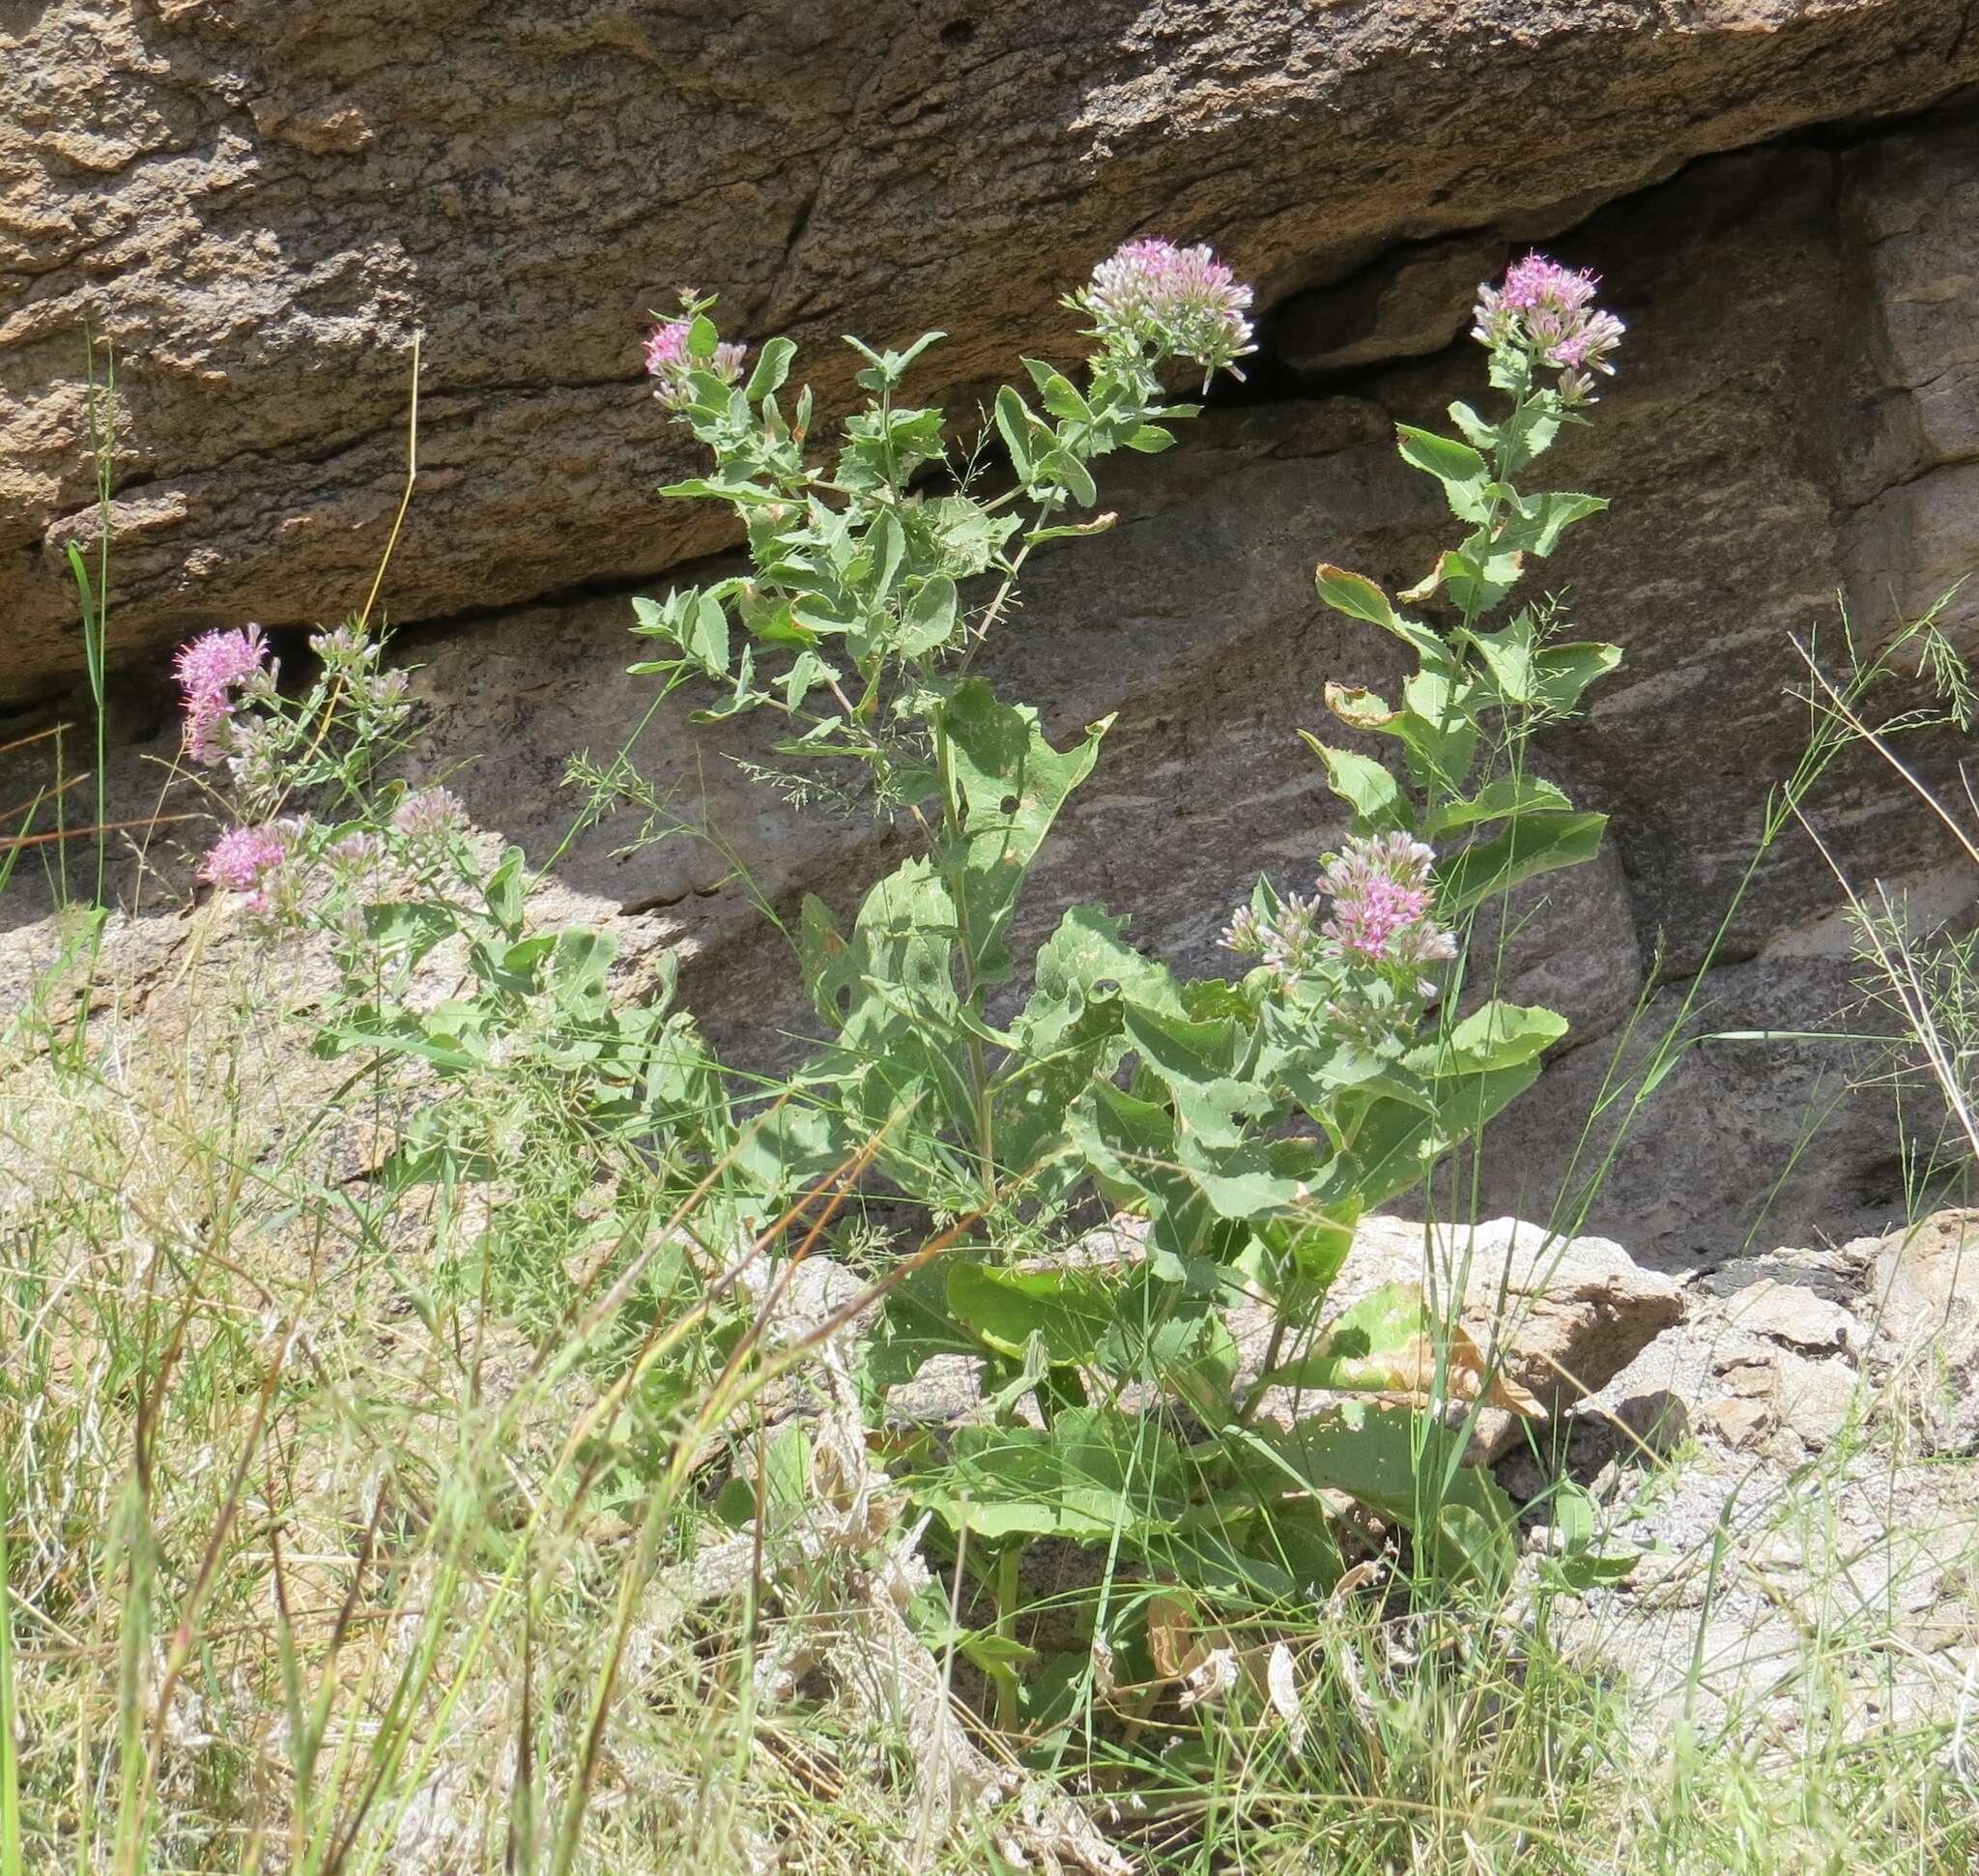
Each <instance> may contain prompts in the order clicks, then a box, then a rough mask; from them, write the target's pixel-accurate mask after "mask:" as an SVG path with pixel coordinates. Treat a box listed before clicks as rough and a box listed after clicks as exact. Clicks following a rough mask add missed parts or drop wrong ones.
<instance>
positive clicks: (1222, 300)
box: [1067, 240, 1256, 377]
mask: <svg viewBox="0 0 1979 1876" xmlns="http://www.w3.org/2000/svg"><path fill="white" fill-rule="evenodd" d="M1067 303H1068V304H1069V305H1071V306H1073V307H1074V308H1075V309H1076V310H1077V311H1079V312H1083V313H1085V314H1087V315H1088V316H1089V317H1090V318H1091V319H1092V321H1093V327H1092V332H1093V336H1094V337H1096V338H1098V339H1101V340H1102V341H1104V343H1105V344H1106V346H1107V347H1108V348H1109V349H1112V348H1114V347H1131V348H1136V349H1137V348H1139V347H1142V346H1153V347H1155V348H1156V349H1157V350H1158V351H1162V352H1166V353H1172V354H1174V355H1176V356H1178V357H1181V358H1186V359H1193V360H1194V361H1196V363H1197V364H1199V365H1201V366H1202V368H1203V371H1204V373H1205V376H1206V377H1207V375H1208V374H1211V373H1214V372H1218V371H1222V370H1226V369H1227V370H1234V369H1235V366H1236V361H1237V360H1239V359H1240V358H1242V357H1244V356H1245V354H1246V353H1248V352H1251V351H1254V350H1255V349H1256V348H1255V347H1254V346H1253V345H1252V344H1251V342H1250V332H1251V327H1250V321H1249V319H1248V317H1247V316H1246V315H1247V312H1248V307H1249V305H1250V289H1249V288H1248V286H1246V285H1244V284H1243V282H1242V281H1240V280H1239V279H1238V278H1237V276H1236V275H1235V274H1232V273H1231V271H1230V270H1229V268H1227V267H1226V266H1224V264H1223V263H1222V262H1221V261H1219V260H1218V259H1217V257H1216V254H1215V253H1214V252H1213V251H1212V250H1211V249H1210V248H1208V247H1205V246H1196V247H1177V246H1176V245H1175V244H1174V243H1173V242H1168V241H1156V240H1148V241H1130V242H1128V243H1126V244H1125V245H1123V246H1121V247H1119V248H1117V249H1116V250H1115V251H1114V252H1113V253H1112V254H1111V255H1109V256H1108V257H1107V258H1106V259H1105V260H1104V261H1102V262H1101V263H1100V264H1099V266H1097V267H1096V268H1094V269H1093V277H1092V280H1091V282H1090V283H1089V284H1088V285H1087V286H1086V287H1084V288H1083V289H1082V290H1081V291H1079V292H1078V293H1076V294H1074V295H1073V296H1072V297H1071V299H1070V300H1069V301H1068V302H1067Z"/></svg>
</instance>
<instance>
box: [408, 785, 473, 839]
mask: <svg viewBox="0 0 1979 1876" xmlns="http://www.w3.org/2000/svg"><path fill="white" fill-rule="evenodd" d="M467 819H468V814H467V810H466V809H465V808H464V807H462V806H461V804H460V797H459V796H458V795H457V794H454V792H453V791H452V790H451V789H445V788H428V789H421V790H420V791H419V792H418V793H417V794H409V795H407V796H406V798H405V799H404V800H403V801H401V802H400V803H399V804H398V806H397V807H396V808H395V809H393V810H392V816H391V824H392V826H393V827H395V828H396V829H397V830H398V831H399V832H400V833H402V834H404V835H405V836H406V838H407V839H409V840H434V839H437V838H438V837H439V836H441V835H443V834H450V833H455V832H458V831H459V830H460V829H461V828H463V827H465V826H466V825H467Z"/></svg>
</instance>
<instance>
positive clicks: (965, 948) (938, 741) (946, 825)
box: [934, 705, 996, 1200]
mask: <svg viewBox="0 0 1979 1876" xmlns="http://www.w3.org/2000/svg"><path fill="white" fill-rule="evenodd" d="M934 762H935V768H936V771H937V773H938V774H939V776H940V784H941V821H942V834H943V839H942V872H943V874H944V876H945V878H946V880H947V881H948V893H949V898H950V900H951V902H952V903H953V904H954V906H955V924H956V949H957V952H958V953H959V954H960V956H961V967H962V982H961V998H962V1007H963V1008H964V1009H965V1010H967V1012H968V1013H969V1014H970V1015H971V1016H972V1017H975V1018H976V1019H977V1020H978V1022H980V1021H981V1019H982V1015H983V984H982V979H981V975H980V970H979V963H978V960H977V957H976V951H975V940H974V938H973V935H972V934H971V932H970V929H969V888H968V854H967V851H966V849H965V847H964V845H963V840H964V836H965V834H966V831H967V829H966V824H965V818H964V816H963V814H962V810H961V803H960V802H959V801H958V800H957V798H956V795H957V790H956V780H955V758H954V750H953V745H952V744H951V742H950V739H949V734H948V707H947V706H946V705H943V706H942V707H940V708H939V709H937V710H936V711H935V713H934ZM962 1059H963V1064H964V1067H965V1068H966V1070H967V1074H968V1082H969V1099H970V1106H971V1107H972V1108H973V1110H974V1111H975V1117H976V1171H977V1176H978V1177H979V1178H980V1179H981V1180H982V1182H983V1196H984V1198H985V1199H986V1200H989V1199H991V1198H994V1197H995V1194H996V1137H995V1118H994V1112H993V1108H992V1104H991V1100H990V1061H989V1057H988V1055H987V1054H986V1053H984V1050H983V1039H982V1037H981V1035H979V1034H978V1033H977V1032H976V1030H975V1029H974V1028H971V1029H969V1030H968V1031H967V1032H966V1033H965V1034H964V1035H963V1037H962Z"/></svg>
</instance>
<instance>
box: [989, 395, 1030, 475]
mask: <svg viewBox="0 0 1979 1876" xmlns="http://www.w3.org/2000/svg"><path fill="white" fill-rule="evenodd" d="M995 417H996V430H997V434H998V435H999V436H1001V437H1002V438H1003V447H1005V448H1006V449H1008V450H1009V451H1010V466H1011V467H1012V468H1013V469H1014V470H1016V471H1017V475H1018V480H1019V481H1021V482H1026V483H1027V482H1029V481H1030V479H1031V432H1032V429H1033V426H1035V425H1037V424H1038V419H1037V418H1035V417H1034V416H1032V414H1031V409H1030V406H1029V405H1027V404H1026V403H1025V402H1024V400H1023V399H1022V398H1021V397H1019V396H1018V394H1017V392H1016V391H1014V390H1012V389H1011V388H1010V387H1009V386H1008V385H1005V386H1004V387H1003V388H1002V390H999V391H998V392H997V393H996V408H995Z"/></svg>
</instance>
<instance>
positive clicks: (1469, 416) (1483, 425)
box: [1449, 403, 1498, 450]
mask: <svg viewBox="0 0 1979 1876" xmlns="http://www.w3.org/2000/svg"><path fill="white" fill-rule="evenodd" d="M1449 418H1450V421H1451V422H1452V423H1454V424H1455V425H1456V426H1457V428H1458V429H1460V430H1461V431H1462V432H1463V433H1464V435H1465V437H1466V438H1468V439H1469V441H1470V443H1471V444H1472V446H1473V447H1476V448H1477V449H1482V450H1490V449H1495V448H1496V447H1498V425H1497V424H1495V423H1487V422H1485V421H1484V419H1483V418H1481V417H1479V416H1478V415H1477V412H1476V411H1474V410H1473V409H1472V408H1471V407H1470V405H1468V404H1463V403H1457V404H1452V405H1451V406H1450V407H1449Z"/></svg>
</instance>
